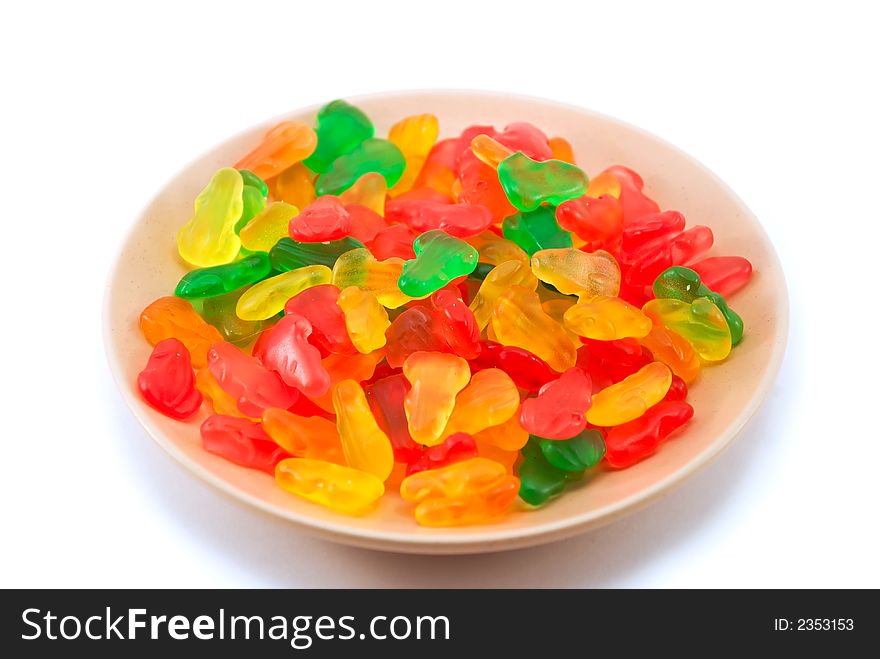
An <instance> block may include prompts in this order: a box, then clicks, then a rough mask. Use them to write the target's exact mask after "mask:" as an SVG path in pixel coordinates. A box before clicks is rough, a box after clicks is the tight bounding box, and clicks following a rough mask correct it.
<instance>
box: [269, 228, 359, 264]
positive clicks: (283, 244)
mask: <svg viewBox="0 0 880 659" xmlns="http://www.w3.org/2000/svg"><path fill="white" fill-rule="evenodd" d="M363 246H364V245H363V243H362V242H360V241H359V240H355V239H354V238H351V237H348V236H346V237H345V238H341V239H340V240H331V241H329V242H321V243H298V242H295V241H293V240H291V239H290V238H287V237H285V238H282V239H281V240H279V241H278V242H277V243H275V245H274V246H273V247H272V249H271V250H269V261H270V262H271V263H272V268H274V269H275V270H277V271H278V272H287V271H288V270H296V269H297V268H304V267H306V266H307V265H324V266H327V267H328V268H332V267H333V266H334V265H335V264H336V261H337V259H338V258H339V257H340V256H342V255H343V254H345V253H346V252H350V251H351V250H353V249H358V248H360V247H363Z"/></svg>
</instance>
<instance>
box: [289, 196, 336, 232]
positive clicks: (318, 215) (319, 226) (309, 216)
mask: <svg viewBox="0 0 880 659" xmlns="http://www.w3.org/2000/svg"><path fill="white" fill-rule="evenodd" d="M288 228H289V232H290V237H291V238H293V239H294V240H295V241H297V242H300V243H323V242H328V241H330V240H338V239H340V238H344V237H346V236H347V235H348V234H349V233H351V214H350V213H349V212H348V210H347V209H346V208H345V206H343V205H342V202H341V201H339V199H338V198H337V197H331V196H326V197H318V198H317V199H315V201H313V202H312V203H311V204H309V205H308V206H306V207H305V208H304V209H303V210H302V212H301V213H299V215H295V216H294V217H292V218H291V220H290V224H289V225H288Z"/></svg>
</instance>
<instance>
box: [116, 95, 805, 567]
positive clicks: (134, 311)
mask: <svg viewBox="0 0 880 659" xmlns="http://www.w3.org/2000/svg"><path fill="white" fill-rule="evenodd" d="M348 100H349V101H350V102H352V103H354V104H355V105H357V106H358V107H360V108H361V109H363V110H364V111H365V112H366V113H367V115H369V116H370V118H371V119H372V120H373V122H374V123H375V125H376V134H377V135H380V136H381V135H385V134H386V133H387V130H388V128H389V127H390V126H391V125H392V124H393V123H394V122H395V121H397V120H398V119H400V118H401V117H404V116H407V115H410V114H416V113H421V112H432V113H434V114H436V115H437V116H438V117H439V118H440V130H441V137H448V136H452V135H456V134H458V133H459V132H460V131H461V130H462V129H463V128H464V127H465V126H467V125H470V124H474V123H482V124H487V123H491V124H494V125H495V126H496V127H499V128H500V127H503V126H504V125H506V124H508V123H510V122H513V121H529V122H532V123H534V124H536V125H537V126H539V127H540V128H541V129H543V130H544V131H545V132H546V133H547V134H548V135H561V136H564V137H566V138H567V139H568V140H569V141H570V142H571V144H572V146H573V147H574V152H575V155H576V157H577V161H578V164H579V165H580V166H581V167H582V168H583V169H584V170H585V171H586V172H587V173H588V174H595V173H597V172H599V171H601V170H602V169H604V168H605V167H607V166H609V165H612V164H622V165H627V166H629V167H632V168H633V169H635V170H636V171H637V172H639V174H641V175H642V177H643V178H644V180H645V192H646V193H647V194H648V195H649V196H650V197H652V198H654V199H655V200H657V202H658V203H659V204H660V206H661V207H662V208H664V209H676V210H679V211H681V212H683V213H684V215H685V217H686V218H687V220H688V226H693V225H695V224H706V225H708V226H710V227H711V228H712V230H713V232H714V233H715V246H714V247H713V250H712V252H711V254H712V255H716V254H738V255H742V256H745V257H747V258H748V259H749V260H750V261H751V262H752V264H753V266H754V270H755V273H754V275H753V277H752V280H751V282H750V283H749V285H748V286H747V287H746V288H744V289H743V290H741V291H740V292H738V293H736V294H735V295H733V296H731V299H730V303H731V306H732V307H733V308H734V309H736V311H737V312H738V313H739V314H740V315H741V316H742V317H743V320H744V322H745V326H746V336H745V339H744V340H743V342H742V343H741V344H740V345H739V346H738V347H737V348H736V349H735V350H734V352H733V353H732V355H731V357H730V358H729V359H728V360H727V361H726V362H725V363H724V364H722V365H720V366H714V367H709V368H705V369H703V372H702V373H701V375H700V377H699V378H698V380H697V381H696V382H695V383H694V384H693V386H692V387H691V390H690V395H689V398H688V400H689V401H690V402H691V403H692V404H693V406H694V408H695V410H696V415H695V418H694V420H693V421H692V422H691V423H690V424H689V425H688V426H687V428H686V430H684V431H683V432H680V433H679V434H677V435H676V436H675V437H674V439H670V440H669V441H667V442H665V443H664V444H663V445H662V447H661V449H660V450H659V451H658V452H657V454H656V455H654V456H652V457H651V458H649V459H647V460H644V461H643V462H640V463H639V464H637V465H635V466H633V467H631V468H629V469H625V470H621V471H611V470H602V471H600V472H599V473H597V474H596V475H595V477H593V478H592V479H590V481H589V482H588V483H586V484H584V485H583V486H581V487H578V488H577V489H572V490H569V491H567V492H566V494H565V495H564V496H562V497H561V498H559V499H557V500H555V501H553V502H551V503H550V504H549V505H547V506H545V507H544V508H541V509H539V510H535V511H527V512H525V511H524V512H516V513H514V514H512V515H510V516H508V517H507V518H505V519H504V520H502V521H500V522H498V523H495V524H489V525H481V526H467V527H458V528H449V529H432V528H422V527H419V526H418V525H417V524H416V523H415V521H414V519H413V517H412V514H411V512H410V506H409V505H408V504H406V503H405V502H403V501H402V500H401V499H400V498H399V497H398V496H397V495H396V494H386V496H385V497H383V499H382V501H381V502H380V505H379V507H378V509H377V510H376V511H374V512H373V513H371V514H369V515H367V516H364V517H347V516H343V515H339V514H336V513H333V512H331V511H329V510H325V509H324V508H321V507H319V506H317V505H314V504H312V503H309V502H308V501H305V500H302V499H299V498H297V497H294V496H292V495H290V494H287V493H286V492H284V491H283V490H281V489H280V488H278V487H277V486H276V485H275V483H274V480H273V479H272V478H271V477H270V476H268V475H267V474H264V473H262V472H257V471H253V470H249V469H244V468H242V467H238V466H236V465H234V464H232V463H230V462H227V461H225V460H223V459H221V458H219V457H216V456H214V455H211V454H210V453H207V452H206V451H204V450H202V448H201V440H200V437H199V425H200V423H201V422H202V420H203V419H204V418H205V417H206V416H207V412H205V411H204V410H203V411H202V412H200V413H199V415H198V416H197V417H196V418H194V419H192V420H190V421H189V422H186V423H181V422H179V421H174V420H172V419H169V418H167V417H165V416H163V415H161V414H159V413H158V412H156V411H155V410H153V409H152V408H151V407H149V406H148V405H147V404H146V403H145V402H144V401H143V399H142V398H141V396H140V394H139V392H138V390H137V386H136V384H135V381H136V378H137V374H138V373H139V372H140V370H141V369H142V368H143V366H144V364H145V363H146V360H147V357H148V355H149V354H150V350H151V348H150V346H149V344H148V343H147V342H146V340H145V339H144V338H143V336H142V335H141V333H140V330H139V329H138V316H139V314H140V311H141V310H142V309H143V308H144V307H145V306H146V305H147V304H149V303H150V302H151V301H152V300H154V299H156V298H158V297H160V296H163V295H170V294H171V293H172V292H173V290H174V287H175V285H176V284H177V282H178V280H179V279H180V277H181V276H182V275H183V274H184V273H185V272H186V268H185V267H184V265H183V263H182V262H181V261H180V259H179V257H178V256H177V250H176V244H175V241H174V236H175V232H176V231H177V229H178V227H179V226H180V225H182V224H183V223H184V222H185V221H186V220H187V219H188V218H189V217H190V214H191V212H192V204H193V200H194V199H195V197H196V195H197V194H198V192H199V191H200V190H201V188H202V187H203V186H204V185H205V184H206V182H207V181H208V180H209V178H210V176H211V174H212V173H213V172H214V171H215V170H217V169H218V168H220V167H224V166H228V165H230V164H231V163H234V162H235V161H236V160H238V159H239V158H240V157H241V155H243V154H244V153H246V152H247V151H249V150H250V149H251V148H252V147H253V145H254V144H256V143H257V142H258V141H259V139H260V137H261V136H262V135H263V133H264V132H265V131H266V130H267V129H268V128H269V127H271V126H273V125H274V124H276V123H278V122H279V121H281V120H284V119H296V120H300V121H306V122H309V123H312V122H313V121H314V118H315V114H316V112H317V109H318V108H317V107H312V108H307V109H303V110H297V111H295V112H291V113H290V114H287V115H284V116H281V117H275V118H274V119H270V120H268V121H266V122H265V123H263V124H260V125H258V126H254V127H253V128H250V129H249V130H246V131H244V132H242V133H239V134H238V135H236V136H235V137H232V138H230V139H228V140H226V141H225V142H223V143H221V144H219V145H217V146H216V147H215V148H213V149H211V150H210V151H209V152H207V153H205V154H204V155H202V156H201V157H200V158H198V159H197V160H195V161H194V162H192V163H191V164H190V165H189V166H187V167H186V168H185V169H183V171H181V172H179V173H178V174H177V175H176V176H174V177H173V178H172V179H171V180H170V181H169V182H168V184H167V185H165V187H164V188H162V190H160V191H159V193H158V194H157V195H156V197H155V198H154V199H153V200H152V201H151V202H150V203H149V205H148V206H147V207H146V208H145V209H144V210H143V211H141V213H140V214H139V215H138V216H137V218H136V219H135V223H134V227H133V228H132V230H131V232H130V233H129V235H128V237H127V238H126V239H125V242H124V244H123V246H122V248H121V250H120V253H119V258H118V261H117V263H116V265H115V267H114V269H113V271H112V272H111V274H110V277H109V280H108V284H107V291H106V295H105V308H104V340H105V344H106V349H107V355H108V359H109V362H110V368H111V371H112V373H113V376H114V378H115V380H116V383H117V385H118V386H119V389H120V391H121V393H122V397H123V399H124V400H125V402H126V404H127V405H128V406H129V408H131V411H132V413H133V414H134V415H135V417H136V418H137V419H138V421H140V423H141V424H142V425H143V427H144V428H145V429H146V431H147V433H148V434H149V436H150V437H152V438H153V440H155V441H156V442H157V443H158V444H159V445H160V446H161V447H162V448H164V449H165V450H166V451H167V452H168V453H169V454H170V455H171V456H172V457H173V458H174V459H175V460H177V461H178V462H180V463H181V464H182V465H183V466H184V467H185V468H186V469H187V470H189V471H190V472H191V473H193V474H194V475H196V476H198V477H199V478H202V479H203V480H205V481H207V482H209V483H211V484H212V485H214V486H215V487H216V488H218V489H219V490H220V491H222V492H224V493H226V494H228V495H229V496H231V497H234V498H235V499H238V500H240V501H241V502H243V503H245V504H248V505H250V506H253V507H254V508H256V509H259V510H261V511H264V512H266V513H270V514H272V515H276V516H278V517H281V518H283V519H285V520H288V521H289V522H290V523H291V531H292V532H293V531H295V530H303V531H307V532H309V533H312V534H314V535H317V536H320V537H322V538H326V539H328V540H333V541H336V542H341V543H345V544H349V545H356V546H362V547H369V548H374V549H383V550H390V551H397V552H408V553H423V554H456V553H479V552H490V551H498V550H504V549H513V548H518V547H527V546H531V545H537V544H541V543H546V542H551V541H554V540H559V539H562V538H566V537H568V536H572V535H574V534H577V533H582V532H584V531H587V530H589V529H593V528H596V527H598V526H600V525H602V524H606V523H608V522H611V521H612V520H615V519H617V518H620V517H621V516H623V515H625V514H627V513H631V512H633V511H634V510H636V509H638V508H640V507H642V506H644V505H646V504H648V503H649V502H650V501H652V500H654V499H656V498H657V497H659V496H660V495H662V494H664V493H666V492H668V491H669V490H670V489H671V488H673V487H675V486H676V485H679V484H681V483H682V482H683V481H684V480H685V479H687V478H688V477H690V476H691V475H692V474H694V473H695V472H696V471H697V470H698V469H700V468H702V467H703V466H705V465H706V464H707V463H708V462H709V461H710V460H712V459H713V458H714V457H715V456H717V455H718V454H719V452H721V450H722V449H723V448H724V447H726V446H727V445H728V444H730V443H731V442H732V441H733V439H734V438H735V437H736V435H737V433H738V432H739V431H740V430H742V428H743V426H744V425H745V424H746V422H747V421H748V420H749V418H750V417H751V416H752V415H753V414H754V413H755V411H756V410H757V409H758V407H759V405H760V404H761V402H762V401H763V399H764V398H765V396H766V395H767V393H768V391H769V390H770V387H771V385H772V383H773V380H774V378H775V376H776V373H777V371H778V369H779V365H780V363H781V361H782V356H783V353H784V350H785V343H786V338H787V335H788V299H787V293H786V287H785V280H784V277H783V273H782V268H781V266H780V263H779V259H778V257H777V256H776V252H775V251H774V249H773V246H772V245H771V243H770V241H769V239H768V238H767V235H766V234H765V233H764V231H763V229H762V228H761V226H760V224H759V223H758V221H757V220H756V219H755V217H754V215H753V214H752V213H751V212H750V211H749V209H748V208H747V207H746V206H745V204H744V203H743V202H742V201H741V200H740V199H739V198H738V197H737V196H736V194H734V192H733V191H732V190H731V189H730V188H728V187H727V186H726V185H725V184H724V183H723V182H722V181H721V180H719V179H718V177H716V176H715V175H714V174H712V172H710V171H709V170H708V169H706V168H705V167H704V166H702V165H701V164H700V163H698V162H696V161H695V160H694V159H693V158H691V157H690V156H688V155H686V154H685V153H683V152H681V151H680V150H678V149H677V148H676V147H674V146H672V145H670V144H668V143H666V142H664V141H662V140H660V139H658V138H657V137H654V136H653V135H650V134H648V133H646V132H644V131H642V130H640V129H638V128H635V127H633V126H630V125H627V124H625V123H622V122H620V121H618V120H616V119H612V118H610V117H606V116H603V115H600V114H597V113H595V112H590V111H588V110H584V109H580V108H577V107H571V106H567V105H563V104H560V103H556V102H553V101H548V100H542V99H536V98H529V97H521V96H513V95H508V94H497V93H487V92H474V91H418V92H393V93H383V94H375V95H371V96H364V97H360V98H351V99H348ZM156 487H157V488H158V487H162V485H161V483H158V482H157V483H156Z"/></svg>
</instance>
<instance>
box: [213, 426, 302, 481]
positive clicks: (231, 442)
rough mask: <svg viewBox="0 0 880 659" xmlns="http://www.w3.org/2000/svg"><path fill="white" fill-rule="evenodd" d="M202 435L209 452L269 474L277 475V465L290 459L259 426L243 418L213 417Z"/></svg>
mask: <svg viewBox="0 0 880 659" xmlns="http://www.w3.org/2000/svg"><path fill="white" fill-rule="evenodd" d="M199 432H200V433H201V435H202V446H204V448H205V450H206V451H208V452H209V453H214V454H215V455H219V456H220V457H221V458H225V459H226V460H229V461H230V462H234V463H235V464H237V465H241V466H242V467H248V468H250V469H259V470H260V471H265V472H266V473H267V474H270V475H274V474H275V465H277V464H278V463H279V462H281V461H282V460H284V459H285V458H289V457H290V455H288V453H287V452H286V451H285V450H284V449H283V448H281V447H280V446H278V444H276V443H275V442H273V441H272V439H270V437H269V435H267V434H266V432H265V431H264V430H263V428H262V426H260V424H259V423H254V422H253V421H248V420H247V419H242V418H241V417H237V416H226V415H224V414H214V415H212V416H209V417H208V418H207V419H205V422H204V423H202V427H201V428H200V429H199Z"/></svg>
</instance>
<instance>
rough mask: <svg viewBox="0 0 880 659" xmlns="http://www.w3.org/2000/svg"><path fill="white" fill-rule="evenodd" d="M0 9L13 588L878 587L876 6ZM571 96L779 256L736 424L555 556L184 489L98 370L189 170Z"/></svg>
mask: <svg viewBox="0 0 880 659" xmlns="http://www.w3.org/2000/svg"><path fill="white" fill-rule="evenodd" d="M727 6H728V9H720V8H718V7H716V6H714V3H690V4H681V3H676V2H662V3H661V2H654V3H638V4H636V3H626V2H607V1H606V2H601V3H597V4H595V5H594V6H590V5H588V3H581V2H577V3H576V2H565V3H563V2H552V1H548V0H533V1H532V2H527V3H526V2H513V1H510V0H508V1H507V2H498V3H489V2H475V1H473V0H471V1H468V2H432V3H418V2H406V3H404V2H401V3H390V2H388V3H386V2H376V1H371V2H363V1H361V2H356V3H350V5H346V3H344V2H339V1H336V2H326V1H325V2H310V3H307V2H296V3H294V2H287V3H281V2H278V3H260V2H245V1H243V0H239V1H237V2H210V3H207V2H206V3H196V2H192V3H184V2H179V1H178V2H172V3H164V2H155V1H154V2H149V3H142V4H140V5H135V4H134V3H113V4H110V3H108V4H106V5H95V4H93V3H64V4H62V3H58V4H57V5H50V4H44V3H37V2H29V3H24V2H17V3H6V4H5V5H4V9H3V10H2V11H3V16H2V20H0V67H2V69H0V71H2V100H0V118H2V121H0V135H2V148H0V168H2V171H0V180H2V181H3V184H2V186H3V191H4V195H3V202H2V204H0V230H2V236H3V252H2V254H3V256H2V258H0V267H2V269H3V272H2V277H3V279H2V281H3V282H4V287H3V291H4V297H5V304H4V305H3V306H4V310H3V322H2V323H0V332H2V350H3V356H2V361H0V391H2V396H0V400H2V428H3V430H2V432H0V474H2V476H0V515H2V517H0V528H2V531H0V537H2V540H0V585H2V586H23V587H37V586H113V587H135V586H147V587H149V586H339V587H346V586H432V585H437V586H535V585H540V586H584V587H595V586H604V587H613V586H626V587H632V586H636V587H654V586H733V587H739V586H769V587H777V586H873V587H878V586H880V567H878V566H880V532H878V505H880V489H878V482H880V430H878V427H877V418H878V412H880V387H878V367H880V360H878V354H880V341H878V330H880V327H878V325H880V313H878V311H877V306H878V305H877V291H878V275H877V272H878V268H880V258H878V251H877V250H878V241H880V231H878V223H880V212H878V207H880V184H878V175H880V166H878V158H880V130H878V123H880V103H878V97H877V93H878V65H880V47H878V43H880V40H878V37H877V33H876V30H877V26H878V20H877V16H875V15H874V16H872V15H869V13H868V10H866V9H863V8H860V7H870V6H871V3H861V4H855V3H852V4H850V3H846V2H836V3H833V4H832V5H829V4H828V3H791V4H789V5H786V4H783V3H768V2H760V3H749V2H736V3H729V4H728V5H727ZM420 87H460V88H486V89H493V90H503V91H511V92H519V93H524V94H531V95H537V96H545V97H548V98H551V99H556V100H561V101H566V102H569V103H573V104H578V105H582V106H585V107H589V108H592V109H595V110H598V111H601V112H604V113H607V114H610V115H613V116H616V117H619V118H621V119H623V120H625V121H628V122H631V123H633V124H636V125H638V126H641V127H643V128H645V129H647V130H649V131H651V132H653V133H655V134H657V135H659V136H661V137H663V138H665V139H667V140H668V141H670V142H672V143H674V144H676V145H678V146H680V147H681V148H683V149H684V150H685V151H687V152H689V153H691V154H692V155H694V156H695V157H696V158H697V159H699V160H701V161H702V162H703V163H705V164H706V165H707V166H708V167H709V168H710V169H712V170H714V171H715V172H716V173H717V174H718V175H719V176H720V177H721V178H722V179H724V180H725V181H726V182H727V183H729V184H730V185H731V186H732V187H733V189H734V190H736V191H737V192H738V193H739V195H740V196H741V197H742V198H743V199H744V200H745V201H746V203H747V204H748V205H750V207H751V208H752V209H753V211H754V212H755V213H756V214H757V216H758V217H759V218H760V219H761V221H762V223H763V224H764V226H765V227H766V229H767V231H768V232H769V234H770V237H771V239H772V240H773V242H774V243H775V245H776V247H777V249H778V251H779V254H780V258H781V259H782V263H783V266H784V268H785V272H786V276H787V279H788V285H789V291H790V295H791V310H792V316H791V336H790V340H789V347H788V352H787V355H786V358H785V362H784V364H783V367H782V371H781V373H780V376H779V379H778V382H777V384H776V386H775V388H774V389H773V391H772V393H771V395H770V397H769V399H768V400H767V402H766V404H765V405H764V406H763V408H762V409H761V411H760V412H759V414H758V415H757V417H756V418H755V419H754V421H753V422H752V423H751V424H750V425H749V427H748V428H747V430H746V431H745V432H744V433H743V434H742V435H741V437H740V438H739V439H738V440H737V441H736V442H735V443H734V445H733V446H732V447H731V448H730V449H728V450H727V451H726V452H725V453H724V454H723V455H722V456H721V457H720V458H719V459H718V460H717V461H716V462H714V463H713V464H712V465H711V466H710V467H709V468H708V469H706V470H705V471H703V472H701V473H700V474H699V475H697V476H696V477H694V478H693V479H692V480H690V481H689V482H687V483H686V484H685V485H684V486H682V487H681V488H680V489H678V490H677V491H675V492H674V493H673V494H671V495H669V496H668V497H667V498H665V499H664V500H662V501H661V502H659V503H657V504H655V505H652V506H650V507H649V508H648V509H646V510H644V511H642V512H640V513H638V514H636V515H634V516H632V517H629V518H627V519H625V520H624V521H621V522H618V523H616V524H614V525H612V526H610V527H606V528H604V529H601V530H599V531H596V532H593V533H590V534H588V535H585V536H581V537H578V538H575V539H572V540H569V541H566V542H561V543H557V544H554V545H551V546H546V547H540V548H536V549H530V550H523V551H517V552H512V553H507V554H500V555H488V556H474V557H457V558H431V557H412V556H396V555H389V554H383V553H379V552H372V551H365V550H359V549H350V548H345V547H340V546H335V545H331V544H327V543H325V542H322V541H318V540H313V539H311V538H309V537H307V536H304V535H302V534H300V533H299V532H296V531H294V530H292V529H291V528H290V527H288V526H287V525H285V524H284V523H282V522H279V521H275V520H273V519H269V518H266V517H263V516H261V515H259V514H256V513H253V512H252V511H250V510H248V509H244V508H242V507H239V506H238V505H237V504H235V503H232V502H230V501H229V500H227V499H226V498H225V497H223V496H220V495H218V494H216V493H215V492H214V491H213V490H210V489H209V488H208V487H207V486H206V485H203V484H201V483H200V482H197V481H195V480H194V479H193V478H192V477H191V476H190V475H189V474H188V473H186V472H185V471H184V470H183V469H182V468H180V467H178V466H177V465H176V464H174V463H172V461H171V460H170V458H168V457H167V456H166V455H165V454H164V453H162V452H161V450H160V449H159V448H158V447H157V446H156V445H154V444H153V443H152V442H151V441H150V440H149V439H148V438H147V436H146V435H145V433H144V432H142V431H141V429H140V427H139V426H138V425H137V424H136V422H135V421H134V420H133V418H132V417H131V416H130V415H129V413H128V412H127V409H126V408H125V407H124V405H123V403H122V402H121V399H120V398H119V396H118V395H117V393H116V391H115V389H114V385H113V384H112V382H111V380H110V376H109V373H108V369H107V367H106V362H105V357H104V352H103V347H102V339H101V332H100V326H101V325H100V323H101V320H100V315H101V302H102V295H103V289H104V281H105V277H106V275H107V272H108V269H109V267H110V264H111V260H112V259H113V255H114V252H115V250H116V249H117V247H118V246H119V245H120V243H121V240H122V239H123V236H124V234H125V232H126V231H127V229H128V228H129V225H130V223H131V222H132V219H133V218H134V216H135V215H136V214H137V212H138V211H139V209H140V208H141V207H142V206H143V205H144V204H145V203H146V201H147V200H148V199H149V198H150V197H151V196H152V194H153V193H154V192H155V191H156V190H157V189H158V188H159V187H160V186H161V185H162V184H163V183H164V182H165V180H166V179H167V178H169V177H170V176H171V175H172V174H173V173H174V172H175V171H177V170H178V169H179V168H180V167H182V166H183V165H184V164H185V163H187V162H188V161H189V160H190V159H192V158H193V157H194V156H196V155H197V154H199V153H200V152H202V151H203V150H205V149H207V148H208V147H210V146H211V145H213V144H214V143H216V142H218V141H220V140H222V139H224V138H225V137H227V136H228V135H230V134H232V133H234V132H237V131H239V130H240V129H243V128H245V127H247V126H249V125H251V124H254V123H256V122H259V121H262V120H264V119H265V118H267V117H270V116H273V115H276V114H279V113H281V112H286V111H289V110H291V109H294V108H297V107H300V106H304V105H311V104H314V103H320V102H323V101H326V100H329V99H332V98H337V97H345V96H353V95H356V94H361V93H368V92H374V91H381V90H393V89H405V88H420Z"/></svg>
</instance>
